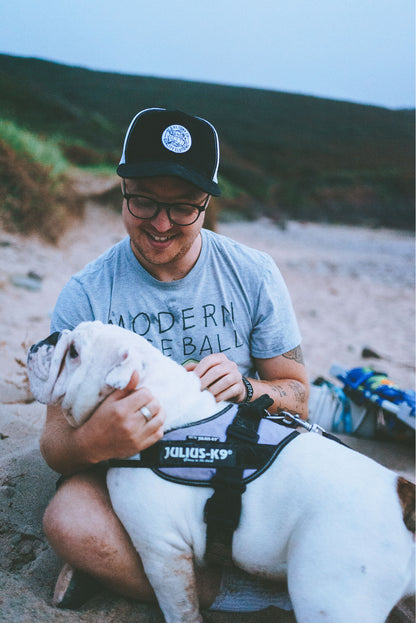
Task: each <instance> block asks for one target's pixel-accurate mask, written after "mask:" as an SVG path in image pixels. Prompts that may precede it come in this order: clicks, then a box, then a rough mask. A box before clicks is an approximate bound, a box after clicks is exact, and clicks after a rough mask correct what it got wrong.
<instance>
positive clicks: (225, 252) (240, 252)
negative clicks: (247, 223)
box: [203, 229, 274, 268]
mask: <svg viewBox="0 0 416 623" xmlns="http://www.w3.org/2000/svg"><path fill="white" fill-rule="evenodd" d="M203 232H204V238H205V241H206V243H207V244H208V245H209V247H210V249H211V251H212V252H214V253H218V254H219V255H220V256H221V257H223V258H224V257H227V256H228V257H231V258H234V259H235V260H236V261H238V262H239V263H242V264H248V265H252V266H256V265H257V266H259V267H261V268H264V266H266V265H270V264H274V262H273V260H272V258H271V257H270V255H269V254H268V253H265V252H264V251H260V250H259V249H254V248H253V247H249V246H248V245H246V244H243V243H242V242H237V241H236V240H234V239H233V238H230V237H228V236H225V235H223V234H219V233H217V232H213V231H210V230H207V229H205V230H203Z"/></svg>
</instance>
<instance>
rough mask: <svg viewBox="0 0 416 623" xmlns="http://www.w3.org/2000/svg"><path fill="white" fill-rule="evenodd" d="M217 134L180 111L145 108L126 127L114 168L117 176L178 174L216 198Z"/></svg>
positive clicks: (212, 129) (219, 192) (209, 127)
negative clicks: (119, 157)
mask: <svg viewBox="0 0 416 623" xmlns="http://www.w3.org/2000/svg"><path fill="white" fill-rule="evenodd" d="M219 160H220V154H219V144H218V135H217V131H216V130H215V128H214V126H213V125H211V123H209V122H208V121H205V119H201V118H200V117H194V116H191V115H188V114H186V113H184V112H181V111H180V110H166V109H165V108H147V109H146V110H142V111H141V112H139V113H138V114H137V115H136V116H135V117H134V119H133V120H132V122H131V123H130V126H129V128H128V130H127V133H126V137H125V139H124V146H123V154H122V156H121V160H120V163H119V165H118V167H117V174H118V175H120V177H126V178H131V177H153V176H156V175H174V176H176V177H181V178H182V179H184V180H187V181H188V182H191V183H192V184H194V185H195V186H196V187H197V188H200V189H201V190H204V191H205V192H207V193H209V194H210V195H214V196H215V197H218V196H219V195H220V194H221V191H220V188H219V186H218V178H217V174H218V166H219Z"/></svg>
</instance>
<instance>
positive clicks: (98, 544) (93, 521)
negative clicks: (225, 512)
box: [44, 470, 221, 608]
mask: <svg viewBox="0 0 416 623" xmlns="http://www.w3.org/2000/svg"><path fill="white" fill-rule="evenodd" d="M44 531H45V534H46V536H47V538H48V540H49V542H50V544H51V545H52V547H53V549H54V550H55V552H56V553H57V554H58V556H59V557H60V558H61V559H62V560H64V561H66V562H67V563H69V564H70V565H71V566H72V567H74V568H76V569H79V570H81V571H84V572H85V573H87V574H89V575H91V576H93V577H95V578H96V579H97V580H99V581H100V583H101V584H103V585H104V586H106V587H108V588H110V589H111V590H114V591H116V592H117V593H120V594H121V595H124V596H126V597H132V598H134V599H138V600H140V601H155V596H154V593H153V590H152V588H151V586H150V584H149V581H148V579H147V577H146V575H145V573H144V570H143V565H142V563H141V560H140V558H139V556H138V554H137V552H136V551H135V549H134V548H133V545H132V543H131V541H130V539H129V537H128V535H127V533H126V532H125V530H124V528H123V526H122V525H121V523H120V521H119V520H118V518H117V516H116V515H115V513H114V512H113V509H112V506H111V503H110V498H109V495H108V492H107V487H106V484H105V475H104V474H103V473H102V472H100V471H99V470H91V471H89V472H85V473H82V474H77V475H75V476H72V477H71V478H68V479H67V480H65V481H64V482H63V483H62V485H61V486H60V487H59V489H58V491H57V492H56V494H55V497H54V498H53V499H52V501H51V502H50V504H49V506H48V508H47V509H46V512H45V516H44ZM197 580H198V595H199V599H200V603H201V606H202V607H203V608H206V607H208V606H209V605H210V604H211V603H212V602H213V601H214V599H215V597H216V595H217V592H218V588H219V584H220V580H221V577H220V573H219V571H217V570H210V571H209V572H208V571H206V570H204V572H203V573H201V574H200V575H199V576H198V578H197Z"/></svg>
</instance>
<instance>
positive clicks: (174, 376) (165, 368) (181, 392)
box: [140, 354, 227, 432]
mask: <svg viewBox="0 0 416 623" xmlns="http://www.w3.org/2000/svg"><path fill="white" fill-rule="evenodd" d="M140 384H143V386H145V387H147V388H148V389H149V390H150V391H151V392H152V393H153V395H154V396H155V397H156V398H157V399H158V400H159V402H160V404H161V405H162V407H163V408H164V410H165V412H166V420H165V425H164V430H165V432H166V431H168V430H170V429H172V428H176V427H179V426H184V425H185V424H188V423H190V422H196V421H199V420H203V419H205V418H207V417H210V416H211V415H214V414H215V413H218V412H219V411H221V409H223V408H224V407H225V406H226V405H227V403H226V402H216V400H215V398H214V396H213V395H212V394H211V392H209V391H208V390H204V391H201V382H200V379H199V378H198V377H197V375H196V374H195V373H194V372H188V371H187V370H185V368H183V367H182V366H181V365H179V364H177V363H176V362H175V361H173V360H172V359H168V358H167V357H164V356H163V355H161V354H160V357H157V358H155V359H153V360H152V363H151V365H148V366H147V368H146V373H145V375H144V376H143V379H142V382H141V383H140Z"/></svg>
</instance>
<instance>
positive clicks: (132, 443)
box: [79, 372, 165, 463]
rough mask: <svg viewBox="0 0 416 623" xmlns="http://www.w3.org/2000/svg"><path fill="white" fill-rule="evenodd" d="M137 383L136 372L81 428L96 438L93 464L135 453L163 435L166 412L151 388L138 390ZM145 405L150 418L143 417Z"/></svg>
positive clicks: (92, 456)
mask: <svg viewBox="0 0 416 623" xmlns="http://www.w3.org/2000/svg"><path fill="white" fill-rule="evenodd" d="M137 382H138V374H137V372H134V373H133V374H132V377H131V379H130V381H129V384H128V385H127V387H125V388H124V389H121V390H115V391H114V392H113V393H112V394H110V395H109V396H108V397H107V398H106V400H104V402H102V403H101V405H100V406H99V407H98V408H97V409H96V410H95V411H94V413H93V415H92V416H91V417H90V419H89V420H87V422H85V424H84V425H83V426H82V427H81V428H80V429H79V431H80V433H83V434H84V435H85V438H86V439H91V440H93V442H92V443H91V445H90V448H91V459H92V461H93V462H94V463H95V462H99V461H103V460H107V459H110V458H116V457H117V458H126V457H129V456H133V455H134V454H137V452H140V451H141V450H144V449H145V448H148V447H149V446H151V445H153V444H154V443H155V442H156V441H158V440H159V439H161V437H162V436H163V423H164V421H165V413H164V411H163V409H162V408H161V406H160V404H159V402H158V400H157V399H156V398H154V397H153V396H152V394H151V393H150V391H149V390H148V389H146V388H145V387H141V388H139V389H135V387H136V385H137ZM142 407H146V408H147V409H148V410H149V411H150V414H151V416H152V417H151V419H149V420H147V419H146V418H145V417H144V415H143V413H141V411H140V409H141V408H142Z"/></svg>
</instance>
